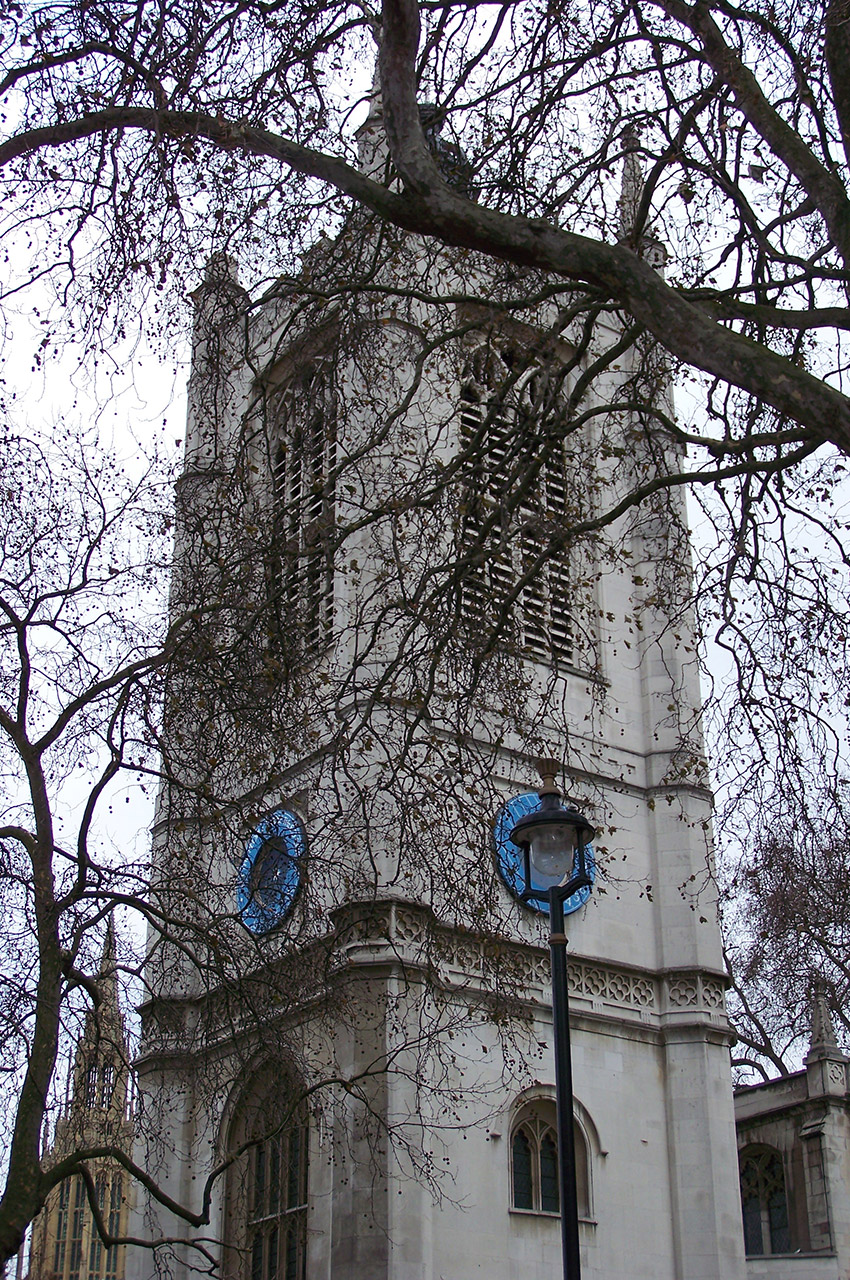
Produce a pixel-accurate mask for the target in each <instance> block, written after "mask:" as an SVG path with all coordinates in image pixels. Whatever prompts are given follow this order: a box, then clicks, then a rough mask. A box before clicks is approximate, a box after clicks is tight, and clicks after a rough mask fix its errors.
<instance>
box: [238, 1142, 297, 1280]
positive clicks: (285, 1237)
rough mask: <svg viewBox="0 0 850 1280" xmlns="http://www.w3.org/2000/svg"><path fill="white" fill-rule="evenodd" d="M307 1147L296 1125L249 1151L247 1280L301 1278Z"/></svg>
mask: <svg viewBox="0 0 850 1280" xmlns="http://www.w3.org/2000/svg"><path fill="white" fill-rule="evenodd" d="M306 1155H307V1148H306V1141H305V1137H304V1133H303V1131H302V1129H301V1128H300V1127H296V1128H294V1129H292V1130H290V1131H288V1132H286V1133H283V1134H278V1135H277V1136H275V1137H273V1138H268V1139H266V1141H265V1142H261V1143H259V1144H258V1146H256V1147H255V1148H254V1152H253V1160H252V1165H253V1178H252V1186H251V1191H250V1197H249V1203H250V1209H249V1212H248V1222H247V1227H248V1230H247V1237H248V1240H247V1245H248V1251H249V1253H250V1280H301V1277H302V1276H303V1262H304V1258H303V1253H304V1225H305V1213H306V1208H307V1203H306V1202H307V1159H306Z"/></svg>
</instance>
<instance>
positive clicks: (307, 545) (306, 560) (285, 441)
mask: <svg viewBox="0 0 850 1280" xmlns="http://www.w3.org/2000/svg"><path fill="white" fill-rule="evenodd" d="M336 438H337V437H336V404H335V397H334V394H333V387H332V382H331V378H330V368H329V366H328V365H326V364H324V363H322V362H316V363H314V364H311V365H309V366H307V367H306V368H304V369H302V370H301V371H300V373H299V374H298V376H297V378H296V379H294V380H293V381H292V382H290V383H289V384H288V385H287V387H286V389H285V390H284V391H283V392H282V394H281V395H280V398H279V400H278V404H277V412H276V421H275V438H274V452H273V470H274V474H273V482H274V503H275V538H276V544H277V557H278V564H277V567H276V571H275V578H276V581H275V583H274V584H273V585H274V596H275V613H276V616H277V618H278V619H279V623H278V626H279V629H280V631H281V632H282V633H284V634H285V636H286V639H287V640H288V642H290V643H292V642H293V641H295V642H296V647H297V648H298V649H300V651H301V652H302V653H303V655H304V656H307V657H313V656H316V655H317V654H318V653H319V652H321V650H322V648H323V647H324V646H325V645H326V643H327V642H328V641H329V639H330V637H331V635H332V632H333V605H334V575H333V547H332V533H333V525H334V469H335V466H336Z"/></svg>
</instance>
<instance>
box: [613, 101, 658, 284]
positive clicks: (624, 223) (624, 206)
mask: <svg viewBox="0 0 850 1280" xmlns="http://www.w3.org/2000/svg"><path fill="white" fill-rule="evenodd" d="M639 150H640V135H639V134H638V130H637V127H636V126H635V125H633V124H630V125H628V126H627V128H626V129H625V130H624V132H623V172H622V177H621V179H620V198H619V200H618V201H617V212H618V216H619V228H618V230H619V233H620V243H621V244H626V245H628V246H629V247H631V248H634V249H636V250H637V252H638V253H639V254H640V256H641V257H642V258H644V259H645V260H646V262H648V263H649V265H650V266H651V267H654V268H655V270H656V271H663V269H664V266H665V265H666V262H667V251H666V249H665V247H664V245H663V243H662V241H661V240H660V239H659V238H658V236H657V235H656V234H655V231H654V230H653V228H652V226H651V225H650V224H649V223H647V224H646V226H644V227H643V229H642V231H641V233H640V235H639V236H638V235H637V234H636V224H637V220H638V211H639V209H640V203H641V200H642V198H643V166H642V165H641V160H640V154H639Z"/></svg>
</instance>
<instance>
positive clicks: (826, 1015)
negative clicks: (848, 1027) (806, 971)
mask: <svg viewBox="0 0 850 1280" xmlns="http://www.w3.org/2000/svg"><path fill="white" fill-rule="evenodd" d="M804 1062H805V1066H806V1078H807V1089H808V1093H809V1097H810V1098H815V1097H823V1096H828V1095H832V1096H834V1097H839V1098H844V1097H845V1095H846V1093H847V1058H846V1057H845V1055H844V1054H843V1053H842V1052H841V1050H840V1049H839V1047H838V1042H837V1041H836V1039H835V1027H834V1026H833V1023H832V1013H831V1012H830V1008H829V988H828V987H827V985H826V983H825V982H822V981H820V980H819V981H817V982H816V983H815V989H814V992H813V993H812V1039H811V1045H810V1048H809V1052H808V1053H807V1054H806V1056H805V1059H804Z"/></svg>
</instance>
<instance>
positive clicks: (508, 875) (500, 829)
mask: <svg viewBox="0 0 850 1280" xmlns="http://www.w3.org/2000/svg"><path fill="white" fill-rule="evenodd" d="M539 808H540V797H539V796H538V794H537V792H536V791H526V792H523V794H522V795H519V796H512V797H511V799H510V800H508V802H507V803H506V804H503V805H502V807H501V809H500V810H499V812H498V813H497V814H496V821H495V823H494V826H493V841H494V843H495V846H496V865H497V867H498V868H499V875H500V876H501V877H502V879H503V880H504V882H505V884H506V885H507V887H508V889H510V891H511V893H512V894H513V895H514V897H515V898H519V899H521V900H523V899H522V895H523V894H524V893H525V891H526V889H528V888H529V886H528V885H527V884H526V882H525V868H524V865H523V853H522V849H520V847H519V845H518V844H514V842H513V840H512V839H511V832H512V831H513V829H514V827H515V826H516V824H517V823H518V822H519V820H520V818H524V817H525V816H526V814H529V813H536V812H537V810H538V809H539ZM586 857H587V872H588V875H589V876H590V878H591V880H595V879H596V864H595V862H594V860H593V847H592V846H591V845H588V846H587V854H586ZM555 884H558V881H557V880H550V879H547V878H546V877H545V876H535V877H534V878H533V879H532V882H531V886H530V887H531V888H533V889H539V890H541V891H545V890H547V889H550V888H551V887H552V885H555ZM589 897H590V887H589V886H586V887H585V888H584V889H579V890H578V891H577V892H576V893H574V894H573V895H572V897H571V898H567V900H566V902H565V903H564V912H565V913H566V914H567V915H569V914H570V913H571V912H572V911H578V909H579V907H583V906H584V904H585V903H586V902H587V900H588V898H589ZM525 905H526V906H527V907H531V909H532V911H542V912H544V913H545V914H546V915H548V914H549V903H548V902H546V901H545V900H544V901H543V902H535V901H533V900H532V901H528V900H525Z"/></svg>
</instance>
